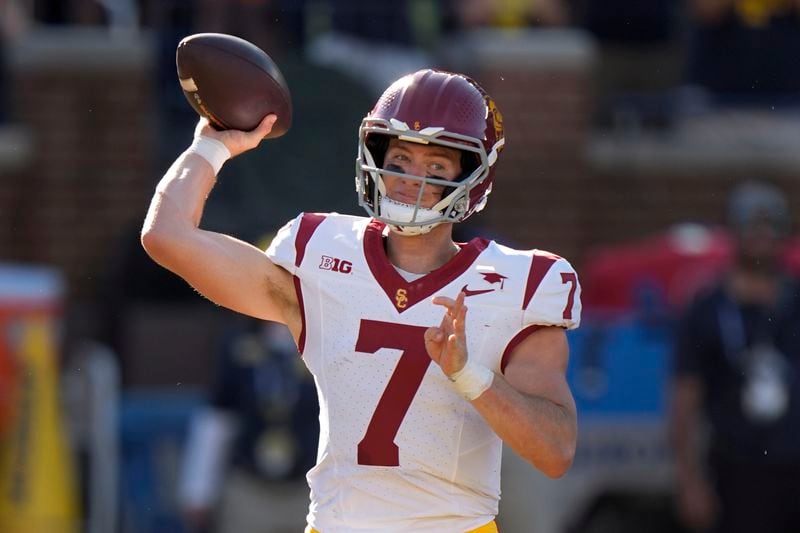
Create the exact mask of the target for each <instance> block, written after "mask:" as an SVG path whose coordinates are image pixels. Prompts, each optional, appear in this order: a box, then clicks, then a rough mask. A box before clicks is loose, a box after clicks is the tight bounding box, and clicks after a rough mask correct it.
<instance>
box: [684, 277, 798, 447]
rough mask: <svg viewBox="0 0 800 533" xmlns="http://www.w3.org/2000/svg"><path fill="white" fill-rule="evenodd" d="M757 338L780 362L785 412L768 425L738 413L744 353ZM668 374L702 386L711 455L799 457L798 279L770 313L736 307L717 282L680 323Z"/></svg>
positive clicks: (785, 288) (741, 411)
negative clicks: (768, 345) (672, 365)
mask: <svg viewBox="0 0 800 533" xmlns="http://www.w3.org/2000/svg"><path fill="white" fill-rule="evenodd" d="M757 338H758V339H757ZM756 340H760V341H762V342H763V341H765V340H766V341H768V342H770V343H771V344H772V345H773V346H774V347H775V348H776V349H777V352H778V353H780V354H781V355H782V358H783V359H784V362H785V363H786V364H785V367H784V368H785V372H784V379H785V382H786V384H787V387H788V391H789V394H790V398H789V404H788V408H787V410H786V412H785V413H784V414H783V415H782V416H781V417H780V418H777V419H776V420H773V421H770V422H765V421H758V420H753V419H752V417H750V416H748V415H747V414H746V412H745V410H744V409H743V403H742V393H743V388H744V387H745V386H746V378H745V375H746V371H745V365H746V357H747V355H746V354H747V350H748V349H749V348H750V347H752V346H753V344H754V342H755V341H756ZM675 372H676V374H677V376H679V377H681V376H694V377H697V378H698V379H700V381H701V382H702V384H703V386H704V390H705V396H704V400H703V401H704V407H705V410H706V414H707V416H708V419H709V421H710V425H711V430H712V434H711V452H712V453H713V454H717V456H719V457H722V458H725V459H727V460H729V461H735V462H743V463H784V462H796V461H797V460H800V379H799V376H800V286H799V285H798V283H797V281H795V280H791V281H789V280H787V281H786V282H785V283H784V286H783V289H782V293H781V297H780V298H779V303H778V305H777V306H776V308H775V309H765V308H762V307H758V306H754V305H740V304H738V303H735V302H734V301H733V300H732V298H731V297H730V296H729V295H728V293H727V291H726V289H725V288H724V287H723V285H719V286H717V287H715V288H714V289H713V290H711V291H709V292H708V293H706V294H703V295H701V296H699V297H698V298H697V299H696V301H695V302H694V303H693V304H692V305H691V306H690V308H689V309H688V310H687V311H686V313H685V314H684V316H683V317H682V319H681V321H680V324H679V328H678V338H677V343H676V353H675ZM765 452H766V453H765Z"/></svg>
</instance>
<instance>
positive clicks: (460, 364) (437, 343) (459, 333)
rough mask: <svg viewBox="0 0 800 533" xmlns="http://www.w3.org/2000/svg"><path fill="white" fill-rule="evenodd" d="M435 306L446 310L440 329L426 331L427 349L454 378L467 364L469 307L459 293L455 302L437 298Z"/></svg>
mask: <svg viewBox="0 0 800 533" xmlns="http://www.w3.org/2000/svg"><path fill="white" fill-rule="evenodd" d="M433 303H434V304H435V305H441V306H442V307H444V308H445V309H446V312H445V314H444V317H442V323H441V324H439V327H431V328H428V329H427V330H426V331H425V349H426V350H427V351H428V355H429V356H430V358H431V359H433V361H434V362H435V363H436V364H438V365H439V366H440V367H441V369H442V372H444V373H445V375H446V376H452V375H453V374H455V373H456V372H458V371H459V370H461V369H462V368H464V365H466V364H467V359H468V354H467V335H466V331H465V323H466V319H467V307H466V306H465V305H464V293H463V292H459V293H458V296H457V297H456V299H455V300H453V299H452V298H448V297H446V296H436V297H435V298H434V299H433Z"/></svg>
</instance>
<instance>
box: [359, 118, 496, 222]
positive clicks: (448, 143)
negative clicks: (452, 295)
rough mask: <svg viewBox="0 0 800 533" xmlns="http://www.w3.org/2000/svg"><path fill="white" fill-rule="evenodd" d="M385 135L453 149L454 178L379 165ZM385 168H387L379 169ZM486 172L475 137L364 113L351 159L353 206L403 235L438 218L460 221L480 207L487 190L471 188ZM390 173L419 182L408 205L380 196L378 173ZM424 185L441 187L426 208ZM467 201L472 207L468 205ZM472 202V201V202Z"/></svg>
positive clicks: (382, 191) (382, 185)
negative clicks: (474, 194)
mask: <svg viewBox="0 0 800 533" xmlns="http://www.w3.org/2000/svg"><path fill="white" fill-rule="evenodd" d="M389 137H397V138H399V139H400V140H404V141H409V142H417V143H420V144H427V145H439V146H444V147H447V148H453V149H456V150H459V151H460V152H461V153H462V154H463V155H462V157H461V165H462V174H461V176H460V177H458V178H456V179H455V180H452V181H450V180H447V179H445V178H441V177H437V176H414V175H412V174H405V173H403V172H402V171H398V170H397V169H392V168H388V167H387V165H384V156H385V154H386V151H387V148H388V139H389ZM384 167H387V168H384ZM488 174H489V162H488V158H487V157H486V153H485V151H484V150H483V146H482V144H481V142H480V141H479V140H478V139H474V138H471V137H468V136H466V135H459V134H454V133H450V132H445V131H444V130H443V129H442V128H426V129H423V130H421V131H415V130H411V129H410V128H408V126H407V125H406V124H405V123H402V122H399V121H397V120H393V119H390V120H384V119H376V118H366V119H364V120H363V121H362V123H361V128H360V129H359V143H358V158H357V159H356V190H357V192H358V198H359V205H361V206H362V207H363V208H364V209H365V210H366V211H367V214H368V215H369V216H371V217H373V218H376V219H377V220H380V221H382V222H385V223H386V224H388V225H389V227H390V229H392V230H393V231H395V232H397V233H401V234H403V235H419V234H424V233H428V232H429V231H430V230H431V229H433V228H434V227H436V226H438V225H439V224H442V223H444V222H450V223H452V222H460V221H462V220H464V219H465V218H466V217H467V216H469V214H471V213H472V212H474V211H479V210H480V209H482V208H483V205H484V204H485V202H486V195H487V194H488V189H487V190H486V191H484V193H483V195H482V196H481V197H479V198H474V199H473V198H471V197H470V193H471V191H472V190H473V189H474V188H475V187H476V186H477V185H479V184H480V183H481V182H482V181H483V180H485V179H486V177H487V176H488ZM386 175H391V176H396V177H399V178H402V179H405V180H409V181H416V182H418V183H419V184H420V187H419V189H418V191H419V192H418V195H417V199H416V202H415V203H414V204H406V203H403V202H398V201H396V200H393V199H390V198H388V197H387V195H386V187H385V183H384V178H383V177H384V176H386ZM426 187H441V188H442V191H443V192H442V195H441V199H440V200H439V201H438V202H436V204H434V205H433V206H431V207H428V208H426V207H423V206H422V199H423V197H424V195H425V189H426ZM471 202H472V204H473V206H474V207H473V208H472V209H470V205H471ZM476 202H477V205H476V204H475V203H476Z"/></svg>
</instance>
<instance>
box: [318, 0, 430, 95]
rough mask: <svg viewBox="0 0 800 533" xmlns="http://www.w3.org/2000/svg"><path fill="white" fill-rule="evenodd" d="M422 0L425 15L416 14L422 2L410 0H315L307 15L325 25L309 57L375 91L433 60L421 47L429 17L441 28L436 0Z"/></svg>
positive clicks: (322, 25) (321, 25)
mask: <svg viewBox="0 0 800 533" xmlns="http://www.w3.org/2000/svg"><path fill="white" fill-rule="evenodd" d="M424 3H425V4H427V10H428V16H427V17H419V16H416V14H415V11H414V10H415V8H416V9H418V8H419V6H418V5H417V4H420V2H414V1H412V0H327V1H321V2H315V3H314V6H313V8H312V10H311V13H310V14H309V17H310V18H312V19H314V20H315V25H316V26H318V27H319V28H323V29H322V30H319V33H318V34H317V35H314V36H313V37H312V39H311V41H310V42H309V45H308V48H307V54H308V58H309V59H310V61H311V62H313V63H315V64H318V65H321V66H327V67H331V68H335V69H337V70H339V71H340V72H343V73H345V74H347V75H349V76H351V77H352V78H353V79H355V80H358V81H359V82H361V83H363V84H364V85H365V86H366V87H367V88H368V89H369V90H370V91H371V92H372V93H374V94H375V95H377V94H379V93H380V92H381V91H383V89H384V88H385V87H386V86H387V85H388V84H389V83H391V82H392V81H394V80H395V79H397V78H399V77H401V76H403V75H404V74H407V73H409V72H414V71H416V70H419V69H421V68H425V67H429V66H431V65H432V64H433V58H432V57H431V55H430V54H429V53H428V52H427V51H426V50H424V49H423V48H422V47H421V44H422V43H421V42H420V41H425V40H426V39H425V38H421V37H420V31H422V30H423V29H424V28H422V26H425V25H426V24H431V21H430V19H434V20H435V22H433V23H432V24H433V25H434V26H435V27H436V28H438V11H437V9H436V6H435V2H434V0H428V1H427V2H424ZM426 19H427V20H426ZM422 33H425V32H424V31H422Z"/></svg>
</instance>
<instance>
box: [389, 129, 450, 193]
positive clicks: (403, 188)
mask: <svg viewBox="0 0 800 533" xmlns="http://www.w3.org/2000/svg"><path fill="white" fill-rule="evenodd" d="M384 168H385V169H387V170H395V171H397V172H402V173H403V174H411V175H413V176H425V177H436V178H440V179H446V180H448V181H453V180H454V179H456V178H457V177H458V176H460V175H461V152H460V151H459V150H456V149H454V148H447V147H444V146H436V145H431V144H419V143H415V142H409V141H401V140H399V139H396V138H393V139H391V140H390V141H389V148H388V149H387V150H386V157H385V158H384ZM383 181H384V184H385V185H386V194H387V196H388V197H389V198H391V199H392V200H395V201H397V202H402V203H404V204H412V205H413V204H415V203H417V197H418V195H419V188H420V186H421V184H420V182H418V181H416V180H410V179H404V178H401V177H398V176H391V175H388V174H387V175H384V176H383ZM442 190H443V187H441V186H434V185H425V189H424V190H423V191H422V202H421V205H422V207H431V206H433V205H434V204H436V202H438V201H439V200H441V198H442Z"/></svg>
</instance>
